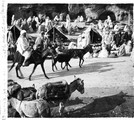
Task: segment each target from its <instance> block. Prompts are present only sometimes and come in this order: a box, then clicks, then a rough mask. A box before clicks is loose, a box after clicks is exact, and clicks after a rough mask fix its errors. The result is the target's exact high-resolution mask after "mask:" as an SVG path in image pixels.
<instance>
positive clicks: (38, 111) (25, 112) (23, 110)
mask: <svg viewBox="0 0 134 120" xmlns="http://www.w3.org/2000/svg"><path fill="white" fill-rule="evenodd" d="M8 102H9V104H10V105H11V106H12V107H13V108H14V109H15V110H16V111H17V112H18V113H19V114H20V116H21V117H29V118H35V117H50V116H51V111H50V106H49V104H48V103H47V101H46V100H43V99H41V98H40V99H36V100H32V101H20V100H18V99H16V98H13V97H11V98H10V99H9V100H8Z"/></svg>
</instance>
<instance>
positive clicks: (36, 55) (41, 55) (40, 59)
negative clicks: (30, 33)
mask: <svg viewBox="0 0 134 120" xmlns="http://www.w3.org/2000/svg"><path fill="white" fill-rule="evenodd" d="M53 50H54V49H51V48H50V47H48V48H47V49H44V50H43V51H42V52H40V51H39V50H38V49H37V50H33V51H32V54H31V56H30V58H29V59H27V60H26V62H25V65H26V66H28V65H30V64H34V67H33V70H32V73H31V74H30V76H29V80H31V76H32V75H33V73H34V71H35V69H36V67H37V66H38V65H41V68H42V71H43V73H44V76H45V77H46V78H47V79H49V77H48V76H47V75H46V73H45V69H44V66H43V64H44V61H45V60H46V58H47V56H48V55H53V53H54V52H53ZM23 62H24V56H22V55H21V54H20V53H19V52H18V51H16V53H15V55H14V61H13V64H12V66H11V68H10V69H9V72H10V71H11V70H12V68H13V67H14V65H15V63H18V64H17V66H16V76H17V77H18V78H20V79H23V78H24V76H23V74H22V72H21V69H20V68H21V66H22V64H23ZM18 71H19V72H20V75H21V76H19V74H18Z"/></svg>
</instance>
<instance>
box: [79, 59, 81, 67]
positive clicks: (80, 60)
mask: <svg viewBox="0 0 134 120" xmlns="http://www.w3.org/2000/svg"><path fill="white" fill-rule="evenodd" d="M79 66H80V67H81V58H80V60H79Z"/></svg>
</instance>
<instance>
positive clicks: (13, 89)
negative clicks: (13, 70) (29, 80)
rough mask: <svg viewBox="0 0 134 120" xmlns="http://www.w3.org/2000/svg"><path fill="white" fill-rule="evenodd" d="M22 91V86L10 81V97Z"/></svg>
mask: <svg viewBox="0 0 134 120" xmlns="http://www.w3.org/2000/svg"><path fill="white" fill-rule="evenodd" d="M20 89H21V86H20V85H19V84H18V83H17V82H14V81H13V80H8V96H9V95H13V94H14V93H16V92H18V91H19V90H20Z"/></svg>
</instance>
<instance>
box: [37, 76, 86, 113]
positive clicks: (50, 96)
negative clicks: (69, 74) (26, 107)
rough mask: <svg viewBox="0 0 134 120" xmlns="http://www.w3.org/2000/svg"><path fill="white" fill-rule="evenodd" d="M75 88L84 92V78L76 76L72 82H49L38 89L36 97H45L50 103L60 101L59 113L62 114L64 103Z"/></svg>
mask: <svg viewBox="0 0 134 120" xmlns="http://www.w3.org/2000/svg"><path fill="white" fill-rule="evenodd" d="M75 90H77V91H79V92H80V93H81V94H83V93H84V80H82V79H81V78H75V80H73V81H72V82H71V83H70V84H68V83H67V82H66V81H58V82H53V83H52V82H49V83H47V84H44V85H43V86H41V87H40V88H39V89H38V90H37V93H36V98H37V99H39V98H43V99H45V100H46V101H48V103H50V104H51V103H59V113H60V115H61V114H62V113H63V111H64V104H65V103H66V102H67V100H68V99H69V98H70V96H71V94H72V93H73V92H74V91H75ZM63 103H64V104H63Z"/></svg>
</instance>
